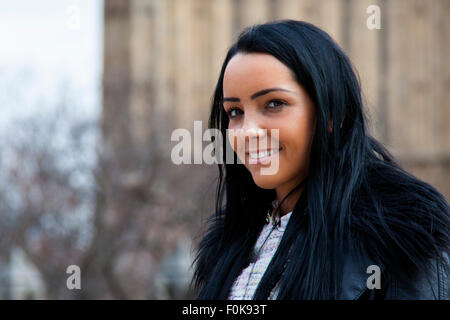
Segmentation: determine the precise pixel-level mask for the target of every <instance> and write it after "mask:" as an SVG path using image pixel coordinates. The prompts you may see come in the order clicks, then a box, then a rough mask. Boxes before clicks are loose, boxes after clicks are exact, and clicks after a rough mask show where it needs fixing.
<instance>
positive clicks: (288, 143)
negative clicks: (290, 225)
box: [223, 53, 316, 200]
mask: <svg viewBox="0 0 450 320" xmlns="http://www.w3.org/2000/svg"><path fill="white" fill-rule="evenodd" d="M223 97H224V99H223V108H224V109H225V112H226V113H227V114H228V117H229V124H228V129H229V130H230V131H232V132H233V134H234V135H230V134H229V135H228V138H229V139H230V142H231V145H232V147H233V149H234V151H235V152H236V154H237V155H238V157H239V159H240V161H241V162H242V163H244V165H245V167H246V168H247V169H248V170H249V171H250V173H251V174H252V177H253V180H254V182H255V184H256V185H258V186H259V187H261V188H263V189H275V190H276V193H277V198H278V200H281V198H282V197H284V196H285V195H286V194H287V193H288V192H289V191H290V190H291V189H292V188H293V187H295V186H296V185H297V184H298V183H300V182H301V181H302V180H303V179H304V178H305V177H306V176H307V172H308V167H309V154H310V149H311V142H312V138H313V134H314V129H315V123H316V115H315V108H314V104H313V102H312V101H311V99H310V97H309V96H308V94H307V92H306V91H305V89H304V88H303V87H302V86H301V85H300V84H299V83H298V82H297V81H296V80H295V78H294V75H293V73H292V71H291V70H290V69H289V68H288V67H286V66H285V65H284V64H283V63H282V62H280V61H279V60H277V59H276V58H274V57H273V56H271V55H269V54H264V53H237V54H236V55H235V56H234V57H233V58H232V59H231V60H230V61H229V63H228V65H227V67H226V69H225V74H224V80H223ZM231 129H233V130H231ZM272 129H278V137H279V138H278V144H279V145H278V147H277V146H276V144H273V143H271V142H270V139H271V138H272V139H273V138H274V137H275V135H273V134H275V131H273V132H271V130H272ZM272 135H273V136H272ZM254 141H257V143H253V142H254ZM264 150H268V151H270V153H269V154H265V155H264V153H263V151H264ZM249 151H256V152H257V151H259V154H258V153H256V152H250V153H249ZM271 153H273V154H272V155H271ZM257 156H262V158H259V161H258V157H257ZM255 157H257V158H256V159H254V158H255ZM255 162H256V163H255ZM267 166H271V167H275V168H278V169H277V170H276V171H275V173H274V174H270V175H266V174H261V169H262V168H264V167H267Z"/></svg>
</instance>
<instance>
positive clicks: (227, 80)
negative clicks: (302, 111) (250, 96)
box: [223, 53, 297, 93]
mask: <svg viewBox="0 0 450 320" xmlns="http://www.w3.org/2000/svg"><path fill="white" fill-rule="evenodd" d="M295 84H297V83H296V81H295V79H294V78H293V76H292V72H291V70H290V69H289V68H288V67H286V66H285V65H284V64H283V63H282V62H281V61H279V60H278V59H276V58H275V57H273V56H272V55H270V54H266V53H238V54H236V55H235V56H234V57H233V58H231V60H230V61H229V63H228V65H227V67H226V69H225V73H224V81H223V90H224V93H225V92H228V91H232V92H234V91H238V92H239V91H247V90H246V89H247V88H248V89H255V88H261V89H264V88H268V87H276V86H290V87H291V89H293V88H292V86H293V85H295Z"/></svg>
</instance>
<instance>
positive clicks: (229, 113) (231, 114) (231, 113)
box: [227, 108, 241, 119]
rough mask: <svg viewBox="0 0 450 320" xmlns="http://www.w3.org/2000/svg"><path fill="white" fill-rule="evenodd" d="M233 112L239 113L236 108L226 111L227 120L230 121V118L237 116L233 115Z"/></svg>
mask: <svg viewBox="0 0 450 320" xmlns="http://www.w3.org/2000/svg"><path fill="white" fill-rule="evenodd" d="M233 111H236V112H240V111H241V110H240V109H237V108H232V109H230V110H228V111H227V115H228V118H230V119H232V118H235V117H237V114H235V113H233Z"/></svg>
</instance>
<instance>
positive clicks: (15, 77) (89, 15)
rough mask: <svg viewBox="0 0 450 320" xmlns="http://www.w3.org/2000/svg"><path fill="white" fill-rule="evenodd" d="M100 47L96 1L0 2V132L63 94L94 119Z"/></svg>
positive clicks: (100, 14)
mask: <svg viewBox="0 0 450 320" xmlns="http://www.w3.org/2000/svg"><path fill="white" fill-rule="evenodd" d="M102 45H103V1H101V0H71V1H69V0H39V1H33V0H0V130H1V128H2V127H4V124H6V123H8V122H9V121H11V119H14V118H17V117H21V116H23V115H33V114H35V113H36V112H42V109H43V108H44V109H45V108H51V107H54V106H55V104H56V103H57V101H58V100H59V99H61V95H63V94H64V95H65V96H66V97H68V98H67V99H70V105H71V106H73V107H74V108H75V110H76V112H77V113H79V114H80V115H81V114H82V115H85V116H88V117H97V116H98V115H99V112H100V109H101V100H100V99H101V78H102V54H103V46H102ZM2 125H3V126H2Z"/></svg>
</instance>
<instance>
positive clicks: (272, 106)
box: [267, 100, 286, 109]
mask: <svg viewBox="0 0 450 320" xmlns="http://www.w3.org/2000/svg"><path fill="white" fill-rule="evenodd" d="M285 104H286V103H285V102H284V101H281V100H270V101H269V103H268V104H267V106H268V108H269V109H277V108H279V107H281V106H282V105H285Z"/></svg>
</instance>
